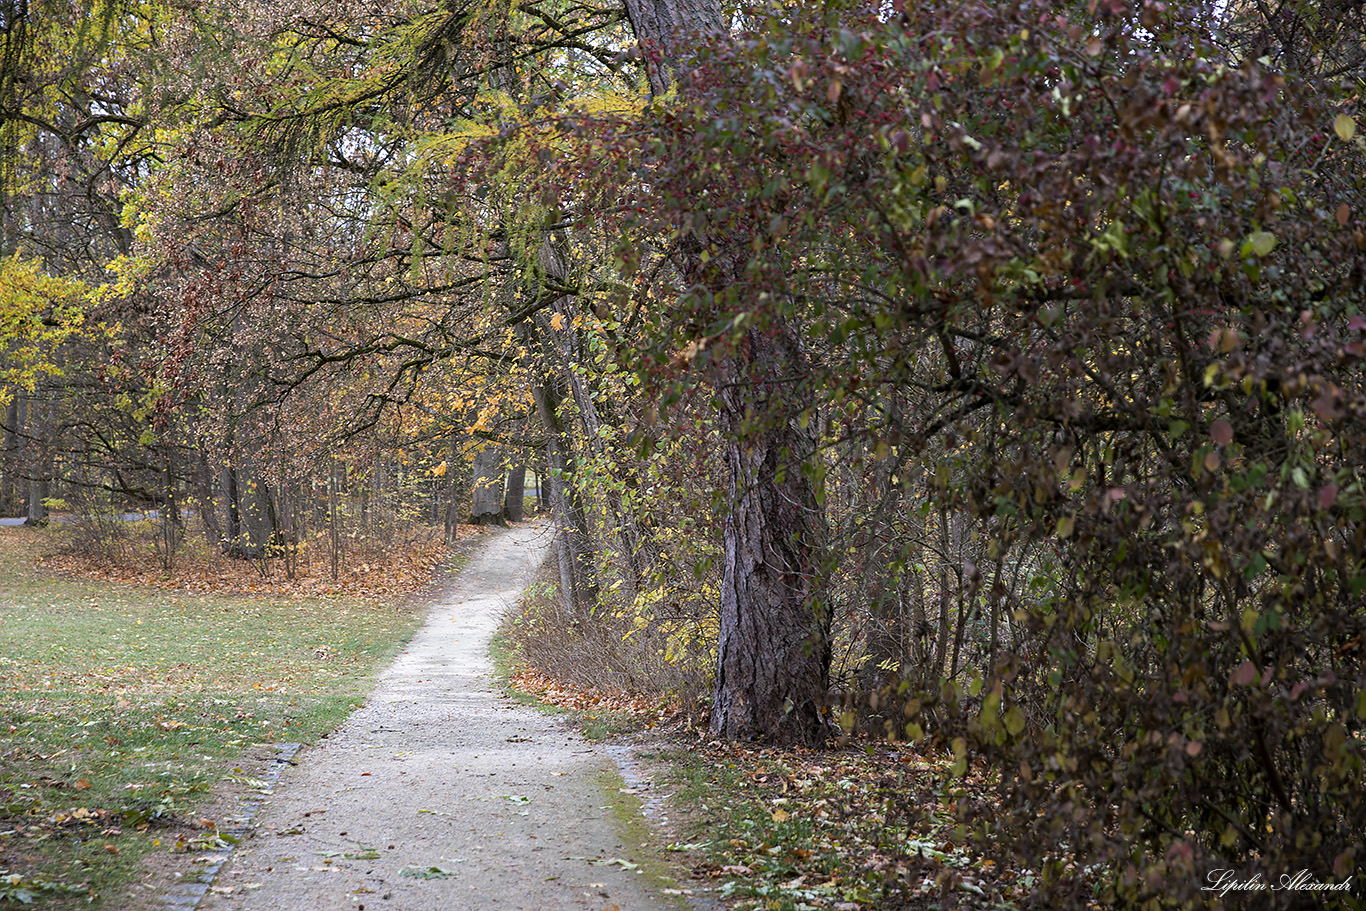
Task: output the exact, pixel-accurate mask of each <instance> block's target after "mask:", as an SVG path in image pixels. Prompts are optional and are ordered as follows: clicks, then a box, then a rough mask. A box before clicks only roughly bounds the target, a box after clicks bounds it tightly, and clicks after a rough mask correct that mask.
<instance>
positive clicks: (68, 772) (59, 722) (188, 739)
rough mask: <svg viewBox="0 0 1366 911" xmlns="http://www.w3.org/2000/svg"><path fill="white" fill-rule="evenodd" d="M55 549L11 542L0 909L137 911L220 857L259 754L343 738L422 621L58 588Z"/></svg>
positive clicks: (384, 607) (1, 592) (1, 736)
mask: <svg viewBox="0 0 1366 911" xmlns="http://www.w3.org/2000/svg"><path fill="white" fill-rule="evenodd" d="M54 534H57V532H55V531H50V530H32V529H23V528H0V871H3V872H0V907H7V906H10V905H15V906H17V905H20V904H25V905H27V904H28V902H29V901H32V902H34V904H36V905H38V906H44V907H53V908H61V907H77V906H79V907H90V899H91V898H92V896H93V898H94V902H95V906H96V907H99V906H101V905H103V906H104V907H110V908H115V907H117V908H121V907H124V905H125V903H126V901H127V896H128V884H129V883H130V882H131V881H132V880H133V879H135V878H136V877H137V876H138V875H139V868H140V864H141V862H142V860H143V858H144V857H145V856H146V855H147V854H148V853H149V852H156V851H176V850H179V851H194V850H196V848H198V847H200V846H203V845H205V844H207V843H211V842H212V840H213V838H214V837H215V835H216V833H215V828H214V825H213V822H212V821H211V820H208V819H201V818H200V813H199V811H201V810H202V808H203V805H204V802H205V800H206V799H207V798H208V797H209V796H210V794H211V791H212V790H213V789H215V788H216V787H218V786H221V785H222V784H223V783H225V782H231V781H232V780H233V779H235V778H236V779H239V780H241V779H242V778H243V777H244V776H245V773H243V772H242V771H241V769H240V768H239V769H236V771H234V768H235V767H236V766H237V765H238V764H239V762H240V761H241V758H242V757H243V756H244V755H245V754H246V751H247V750H249V749H251V748H252V747H254V746H256V745H259V744H262V743H269V742H273V741H297V742H303V743H311V742H314V741H316V740H317V738H318V737H319V736H320V735H322V734H325V733H326V732H328V731H330V730H332V729H333V728H334V727H336V726H337V724H339V723H340V722H341V721H342V719H343V718H345V716H346V715H347V713H348V712H350V710H351V709H352V707H353V706H354V705H356V704H358V703H359V702H360V701H361V699H363V698H364V694H365V693H366V691H367V690H368V689H369V685H370V680H371V676H372V674H373V673H374V672H375V671H376V670H378V668H379V667H380V666H382V665H383V663H384V661H385V660H386V659H388V658H390V657H391V656H392V655H394V654H395V653H396V651H397V650H398V649H399V648H400V646H401V645H402V644H403V643H404V642H406V641H407V640H408V638H409V637H410V636H411V635H412V633H413V632H414V631H415V630H416V628H417V627H418V625H419V624H420V622H421V615H422V611H421V610H420V609H418V608H416V607H414V606H413V605H412V604H411V603H407V604H386V603H384V602H382V601H381V602H378V603H376V602H375V601H374V600H367V601H360V600H351V599H348V598H341V597H338V598H326V599H318V598H315V599H300V598H292V599H281V598H272V597H271V596H264V595H262V596H242V595H233V596H228V595H211V594H199V593H185V592H177V591H174V590H169V589H165V588H141V587H135V586H126V585H116V584H105V583H92V582H86V581H80V580H68V579H59V578H54V577H52V576H50V575H46V574H40V572H38V571H35V570H34V569H33V563H34V559H35V557H36V556H37V555H38V554H39V553H41V552H43V551H44V550H46V549H49V548H50V547H51V546H52V543H53V541H52V536H53V535H54ZM244 784H246V785H249V784H250V782H249V781H245V782H244Z"/></svg>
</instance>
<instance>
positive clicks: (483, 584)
mask: <svg viewBox="0 0 1366 911" xmlns="http://www.w3.org/2000/svg"><path fill="white" fill-rule="evenodd" d="M548 536H549V532H548V530H547V529H546V528H545V527H544V526H522V527H520V528H515V529H512V530H510V531H507V532H504V533H502V534H499V535H498V536H497V537H494V538H493V539H492V540H491V541H489V542H488V543H487V544H485V545H484V546H483V548H482V549H481V550H480V551H479V552H478V553H477V554H476V555H475V557H474V558H473V560H472V561H471V562H470V564H469V566H468V567H467V568H466V569H465V570H464V571H463V572H462V573H461V574H460V576H459V577H458V579H457V580H456V583H455V585H454V586H453V587H452V589H451V591H450V592H449V593H448V594H447V595H446V596H445V597H444V598H443V599H442V600H441V601H440V602H439V603H438V604H436V605H435V606H433V607H432V608H431V610H430V613H429V614H428V617H427V620H426V623H425V625H424V626H423V628H422V630H421V631H420V632H419V633H418V634H417V636H416V637H415V638H414V639H413V641H412V643H411V644H410V645H409V647H408V648H407V650H406V651H404V652H403V653H402V654H401V655H400V656H399V658H398V659H397V660H396V661H395V662H394V663H393V665H391V666H390V667H389V668H388V669H387V670H386V671H385V672H384V673H383V674H382V675H381V677H380V679H379V683H378V685H377V686H376V688H375V690H374V691H373V693H372V694H371V695H370V697H369V699H368V701H367V703H366V705H365V707H364V708H361V709H359V710H357V711H356V712H355V713H354V714H352V716H351V717H350V718H349V719H348V720H347V722H346V723H345V724H344V725H343V726H342V727H341V728H340V729H338V730H337V731H336V732H335V733H334V734H333V735H332V736H331V737H330V738H329V739H327V740H326V741H324V743H323V744H322V745H320V746H318V747H316V748H313V749H309V750H306V751H304V752H301V753H300V754H299V756H298V757H297V761H298V766H297V767H291V768H287V769H286V771H285V772H284V774H283V775H282V776H281V777H280V782H279V785H278V786H277V788H276V789H275V791H274V793H273V794H272V795H271V796H270V797H269V798H268V799H267V800H266V803H265V805H264V806H263V807H262V809H261V811H260V813H259V815H258V817H257V820H256V825H255V830H254V835H253V836H252V837H249V838H246V839H244V840H243V842H242V844H241V845H240V846H239V847H238V848H237V849H236V850H235V851H234V852H233V854H232V856H231V858H230V859H229V860H228V861H227V862H226V863H225V864H224V866H223V868H222V870H221V872H220V873H219V875H218V877H217V879H216V880H215V882H214V884H213V889H212V891H210V892H209V894H207V895H205V896H204V898H203V899H202V901H200V902H199V905H198V907H199V908H200V909H203V911H286V909H287V911H315V909H316V911H346V909H351V911H359V909H360V908H361V907H363V908H364V909H367V911H464V909H468V911H482V909H500V911H501V909H506V911H553V909H590V911H602V909H608V908H612V906H614V905H615V906H616V907H617V908H619V909H621V911H655V909H665V908H679V907H686V905H680V904H678V903H677V902H678V901H679V900H678V899H677V898H670V897H667V896H663V895H661V894H660V893H659V891H658V883H656V882H652V879H651V877H650V876H647V875H644V874H641V873H638V872H636V871H635V870H632V869H629V868H628V867H627V866H626V864H622V863H619V862H617V861H626V862H627V863H633V862H634V861H638V860H641V859H642V858H640V857H636V856H635V852H634V850H633V849H630V848H628V847H627V846H626V845H625V843H624V842H623V841H622V840H621V838H620V837H619V836H618V833H617V830H616V827H615V825H614V822H613V818H612V810H611V809H610V808H609V807H610V805H611V804H613V803H614V802H616V801H617V800H618V798H619V796H620V795H618V794H617V793H616V786H615V785H614V784H613V781H614V774H613V773H612V772H611V771H610V770H611V769H612V763H611V760H610V758H609V757H608V756H607V755H606V754H605V752H603V751H602V750H600V749H597V748H595V747H594V746H593V745H592V744H590V743H587V742H586V741H584V740H583V739H582V738H581V737H579V736H578V735H577V734H575V733H573V732H571V731H569V730H568V729H567V728H566V727H565V726H564V724H563V723H562V722H560V721H559V720H557V719H555V718H553V717H550V716H547V715H544V714H542V713H539V712H537V711H535V710H533V709H530V708H527V707H524V706H520V705H517V704H516V703H514V702H512V701H511V700H509V699H506V698H502V697H500V696H499V694H498V693H497V692H496V691H495V690H494V688H493V686H492V682H491V680H490V672H491V669H492V668H491V663H490V661H489V658H488V646H489V641H490V639H491V637H492V635H493V633H494V630H495V629H496V627H497V625H498V621H499V618H500V616H501V614H502V612H503V611H504V610H505V609H506V608H507V607H509V606H510V605H511V604H512V603H513V602H515V601H516V600H517V598H518V597H519V596H520V595H521V592H522V590H523V589H524V588H525V586H526V585H527V583H528V582H529V581H530V579H531V577H532V574H533V572H534V571H535V569H536V567H537V565H538V564H539V563H540V561H541V559H542V557H543V553H544V550H545V548H546V545H547V540H548ZM595 860H596V861H597V862H596V863H595V862H594V861H595ZM433 868H435V869H433ZM405 870H406V871H408V872H409V874H411V873H412V872H415V871H425V876H423V875H419V876H413V875H404V871H405Z"/></svg>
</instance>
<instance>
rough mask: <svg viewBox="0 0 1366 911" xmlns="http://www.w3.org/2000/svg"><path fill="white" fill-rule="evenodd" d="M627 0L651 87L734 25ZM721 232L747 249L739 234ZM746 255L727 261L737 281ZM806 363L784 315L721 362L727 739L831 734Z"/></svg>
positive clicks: (702, 1)
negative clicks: (703, 41) (805, 420)
mask: <svg viewBox="0 0 1366 911" xmlns="http://www.w3.org/2000/svg"><path fill="white" fill-rule="evenodd" d="M623 2H624V5H625V7H626V10H627V15H628V17H629V18H630V21H631V27H632V30H633V31H634V33H635V36H636V39H637V40H638V41H639V42H640V43H641V45H642V47H643V50H644V52H645V55H646V70H647V73H648V74H649V79H650V90H651V94H652V95H656V96H658V95H662V94H663V93H664V92H665V91H666V90H667V89H668V88H669V86H670V85H672V84H673V82H674V74H675V72H676V70H677V67H678V65H679V61H680V60H681V59H682V57H683V50H684V44H685V42H687V41H690V40H692V39H693V38H695V37H696V36H698V35H702V34H707V33H719V32H722V31H724V30H725V22H726V20H725V18H724V16H723V15H722V12H721V6H720V4H719V3H718V2H717V0H623ZM685 101H686V99H685ZM713 240H719V241H721V242H722V243H721V246H723V247H728V246H730V247H734V248H736V249H738V250H744V249H746V248H747V244H746V243H745V242H744V240H743V239H740V238H731V239H727V238H713ZM730 241H734V242H733V243H731V242H730ZM704 246H706V244H699V245H698V251H699V252H700V250H701V248H702V247H704ZM742 256H743V254H740V255H739V256H737V261H736V262H735V263H734V264H732V266H731V268H729V269H728V270H727V271H728V272H729V275H730V276H731V277H733V278H735V279H737V280H738V279H740V277H741V276H743V274H744V268H743V265H744V264H743V260H742V258H741V257H742ZM687 258H688V259H689V260H691V262H688V263H685V265H684V273H685V280H686V281H687V282H688V284H689V285H696V284H702V285H703V286H704V287H705V285H706V279H703V278H702V277H701V275H700V272H701V269H700V267H701V261H700V257H699V256H698V255H697V254H691V255H688V257H687ZM718 274H721V273H716V272H713V273H712V275H713V277H714V276H716V275H718ZM716 290H720V289H716ZM801 365H802V358H801V352H800V349H799V347H798V345H797V341H796V336H795V334H794V333H793V332H791V330H790V329H789V327H788V326H786V325H785V324H784V323H783V322H782V320H780V319H779V320H775V321H771V322H770V323H769V324H768V325H767V326H766V327H765V328H763V329H751V330H749V331H748V333H747V334H746V337H745V339H744V340H743V341H742V343H741V345H740V349H739V350H738V351H737V352H736V353H735V354H733V355H728V356H724V357H723V358H722V359H721V360H720V362H718V363H717V364H716V367H715V370H716V375H715V376H716V391H717V396H718V398H719V399H720V400H721V403H722V408H721V415H720V417H721V426H722V430H723V433H724V434H725V437H726V463H727V467H728V468H729V471H730V495H731V511H730V514H729V515H728V516H727V518H726V522H725V526H724V531H723V535H724V545H725V574H724V578H723V580H722V584H721V625H720V630H719V641H718V650H719V651H718V655H717V673H716V691H715V697H714V701H713V706H712V724H711V727H712V732H713V733H715V734H717V735H718V736H721V737H726V738H729V739H736V740H751V739H762V740H768V741H771V742H778V743H784V742H786V743H791V742H801V743H815V742H818V741H820V740H821V739H822V737H823V733H824V726H823V724H822V721H821V710H822V707H823V704H824V701H825V699H826V690H827V689H828V684H829V673H830V642H829V628H830V618H829V614H828V612H827V610H826V607H825V606H824V605H823V604H822V603H821V602H820V596H821V595H822V593H823V584H822V581H821V579H820V578H819V576H820V574H821V564H822V562H823V552H824V549H825V543H826V542H825V538H826V531H825V517H824V513H823V511H822V509H821V507H820V505H819V504H818V503H817V500H816V495H815V490H814V488H813V486H812V484H811V482H810V481H809V479H808V478H807V477H806V476H805V475H804V474H803V472H802V467H803V465H804V464H806V463H807V462H808V460H809V459H811V458H812V457H813V455H814V453H815V445H814V440H813V439H812V434H811V432H810V431H809V429H808V428H804V427H801V426H800V425H799V424H798V422H797V421H796V414H797V413H798V412H800V411H801V410H802V409H801V408H800V407H799V405H798V403H797V402H795V401H787V402H784V401H782V399H781V396H782V395H784V390H790V389H791V388H792V387H791V386H790V385H784V384H792V383H795V382H796V380H797V379H798V378H799V377H801V376H802V375H803V372H802V370H801ZM771 405H776V406H777V407H770V406H771Z"/></svg>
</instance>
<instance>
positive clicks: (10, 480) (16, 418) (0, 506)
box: [0, 392, 24, 516]
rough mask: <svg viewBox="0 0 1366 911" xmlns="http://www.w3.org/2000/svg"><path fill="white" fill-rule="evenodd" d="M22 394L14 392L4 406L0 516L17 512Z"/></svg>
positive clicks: (0, 470)
mask: <svg viewBox="0 0 1366 911" xmlns="http://www.w3.org/2000/svg"><path fill="white" fill-rule="evenodd" d="M23 395H24V394H23V393H22V392H16V393H15V394H14V395H13V396H12V397H11V398H10V400H9V403H8V404H7V405H6V406H5V430H4V443H3V448H0V516H12V515H14V514H16V513H17V512H18V511H19V429H20V427H19V425H20V423H21V422H22V421H23V407H22V403H23Z"/></svg>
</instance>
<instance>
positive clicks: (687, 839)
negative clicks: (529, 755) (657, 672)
mask: <svg viewBox="0 0 1366 911" xmlns="http://www.w3.org/2000/svg"><path fill="white" fill-rule="evenodd" d="M638 756H639V758H640V759H641V760H643V761H645V762H648V763H649V764H650V765H651V766H652V770H653V772H654V774H655V776H656V779H657V781H658V783H659V784H661V785H663V787H665V788H666V789H667V790H669V791H670V792H671V795H672V796H671V799H670V804H671V806H672V815H673V818H674V820H675V823H676V832H675V834H676V835H677V836H678V837H679V840H678V841H676V842H674V843H673V844H672V845H671V846H670V849H671V850H673V851H675V852H678V855H679V858H680V860H681V861H682V862H683V863H685V864H686V865H687V866H689V867H690V868H691V870H692V873H693V875H694V876H697V877H699V878H708V879H712V880H716V881H719V883H720V886H719V888H718V890H717V894H718V896H719V897H720V898H721V899H722V900H723V901H725V902H726V905H727V907H729V908H731V909H735V911H758V909H764V911H812V909H835V911H861V909H870V908H917V909H920V908H924V909H935V908H980V909H1007V908H1012V907H1014V905H1013V904H1011V902H1012V900H1014V899H1016V898H1019V897H1021V896H1022V895H1023V894H1024V892H1023V891H1020V890H1019V889H1014V888H1012V889H1008V890H1002V889H1001V888H1000V886H999V884H998V883H997V882H996V881H995V880H996V877H995V876H994V875H993V872H994V871H993V870H992V869H991V862H990V861H983V860H981V859H980V858H978V857H976V856H975V855H974V854H973V852H972V851H971V850H969V849H968V848H967V847H966V846H965V844H964V842H965V840H966V839H965V833H964V832H963V831H962V830H961V828H960V827H959V826H958V824H957V822H956V820H955V819H954V816H953V805H954V803H955V802H956V801H957V800H959V799H962V798H963V797H964V796H966V792H965V791H964V790H963V789H962V788H961V787H959V786H958V780H957V779H953V778H952V777H951V776H950V775H949V768H950V766H951V765H952V757H936V758H926V757H924V756H922V755H920V754H919V753H917V752H914V751H911V750H904V749H903V750H895V749H891V748H888V747H886V746H879V747H876V748H868V749H858V748H851V749H842V750H800V749H797V750H771V749H749V748H745V747H743V746H737V745H729V746H726V745H720V744H716V743H713V744H710V745H706V746H700V745H699V746H689V747H687V748H681V747H677V746H664V747H661V748H659V749H656V750H653V751H645V752H642V753H640V754H638ZM1020 885H1023V884H1020Z"/></svg>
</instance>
